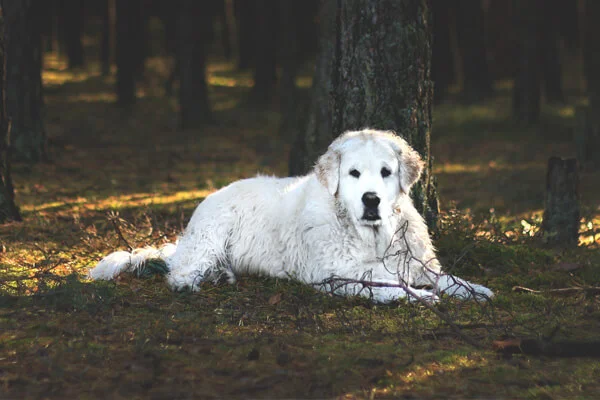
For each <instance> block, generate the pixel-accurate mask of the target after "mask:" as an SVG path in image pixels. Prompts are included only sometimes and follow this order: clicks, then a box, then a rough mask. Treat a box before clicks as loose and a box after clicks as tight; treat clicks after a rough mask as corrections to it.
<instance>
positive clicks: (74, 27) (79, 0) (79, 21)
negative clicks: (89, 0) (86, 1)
mask: <svg viewBox="0 0 600 400" xmlns="http://www.w3.org/2000/svg"><path fill="white" fill-rule="evenodd" d="M60 14H61V20H62V25H63V26H62V33H63V42H64V44H65V49H66V51H67V58H68V60H69V68H77V67H82V66H83V64H84V53H83V42H82V37H83V22H84V20H85V18H84V5H83V0H61V2H60Z"/></svg>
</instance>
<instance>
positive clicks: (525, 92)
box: [513, 0, 543, 124]
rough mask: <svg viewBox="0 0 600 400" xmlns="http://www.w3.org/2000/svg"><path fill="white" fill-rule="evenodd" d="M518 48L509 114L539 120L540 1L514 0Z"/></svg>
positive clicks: (525, 120)
mask: <svg viewBox="0 0 600 400" xmlns="http://www.w3.org/2000/svg"><path fill="white" fill-rule="evenodd" d="M513 4H514V5H515V20H516V29H517V31H518V33H517V36H518V39H519V44H518V47H519V50H518V55H517V58H518V60H517V63H518V65H517V71H516V76H515V80H514V82H515V83H514V89H513V115H514V118H515V119H516V120H517V121H522V122H525V123H528V124H529V123H537V122H538V121H539V119H540V101H541V83H540V76H541V72H540V67H541V66H540V64H541V63H540V37H539V32H540V18H539V16H538V12H539V10H540V9H541V7H543V4H540V0H514V3H513Z"/></svg>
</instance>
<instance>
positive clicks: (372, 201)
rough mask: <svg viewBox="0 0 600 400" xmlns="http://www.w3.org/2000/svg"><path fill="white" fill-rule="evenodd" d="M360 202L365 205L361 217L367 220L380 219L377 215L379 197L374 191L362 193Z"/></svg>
mask: <svg viewBox="0 0 600 400" xmlns="http://www.w3.org/2000/svg"><path fill="white" fill-rule="evenodd" d="M362 202H363V204H364V206H365V209H364V212H363V216H362V219H364V220H367V221H378V220H380V219H381V216H380V215H379V203H380V202H381V199H380V198H379V196H377V194H375V192H366V193H365V194H363V196H362Z"/></svg>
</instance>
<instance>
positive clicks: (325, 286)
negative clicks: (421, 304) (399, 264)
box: [315, 278, 439, 304]
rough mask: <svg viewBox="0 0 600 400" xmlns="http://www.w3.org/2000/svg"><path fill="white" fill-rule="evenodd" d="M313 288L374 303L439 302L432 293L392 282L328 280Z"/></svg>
mask: <svg viewBox="0 0 600 400" xmlns="http://www.w3.org/2000/svg"><path fill="white" fill-rule="evenodd" d="M315 286H316V287H317V288H318V289H319V290H321V291H323V292H326V293H332V294H336V295H339V296H362V297H367V298H369V299H371V300H373V301H374V302H376V303H384V304H387V303H391V302H393V301H397V300H400V299H407V300H408V301H409V302H418V301H419V300H424V301H427V302H429V303H435V302H437V301H438V300H439V298H438V296H437V295H436V294H435V293H434V292H431V291H428V290H422V289H414V288H411V287H409V286H405V285H404V284H400V283H398V281H392V280H383V281H382V280H374V281H370V280H360V281H357V280H353V279H343V278H330V279H328V280H326V281H324V282H322V283H319V284H316V285H315Z"/></svg>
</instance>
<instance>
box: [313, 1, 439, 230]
mask: <svg viewBox="0 0 600 400" xmlns="http://www.w3.org/2000/svg"><path fill="white" fill-rule="evenodd" d="M326 3H328V2H326ZM330 3H333V2H330ZM331 7H334V12H335V11H337V15H336V17H335V27H334V38H335V39H334V40H332V41H330V42H331V43H333V47H334V51H332V52H331V54H333V55H334V57H333V61H332V62H331V63H328V62H326V61H327V60H326V61H325V62H324V64H325V66H326V67H330V68H331V69H330V70H331V75H330V77H329V79H327V80H326V82H327V83H328V85H330V86H328V85H325V86H324V88H320V89H318V91H320V92H321V96H319V97H317V99H316V103H317V104H318V105H322V104H324V103H325V99H327V98H328V97H329V96H330V97H329V98H328V100H329V107H327V108H326V109H328V110H329V115H330V117H329V118H330V119H329V118H328V117H325V118H323V119H321V120H319V119H318V117H319V116H320V113H321V112H322V111H317V113H316V115H314V114H313V113H315V110H314V109H313V110H312V113H311V114H313V115H310V116H309V118H310V119H312V118H314V119H315V125H316V126H317V127H318V128H319V129H315V130H312V131H311V129H307V136H306V138H305V140H304V141H303V142H302V143H303V144H304V145H305V149H303V150H304V151H305V157H304V159H305V162H304V165H310V164H312V161H314V160H315V159H316V157H317V156H318V154H320V153H322V152H323V150H324V149H325V148H326V144H328V143H329V142H331V139H332V138H333V137H335V136H337V135H339V134H341V133H343V132H345V131H347V130H356V129H362V128H365V127H372V128H376V129H383V130H392V131H395V132H396V133H397V134H398V135H401V136H402V137H404V138H405V139H406V140H407V141H408V142H409V143H410V144H411V145H412V146H413V147H414V148H415V150H417V151H418V152H419V153H420V154H421V157H422V158H423V160H424V161H425V163H426V166H427V167H426V169H425V171H424V173H423V175H422V178H421V181H420V182H419V183H418V184H416V185H415V186H414V188H413V192H412V197H413V200H414V203H415V206H416V207H417V209H418V210H419V211H420V212H421V213H422V215H423V216H424V217H425V219H426V221H427V222H428V225H429V226H430V227H431V228H433V227H435V226H436V224H437V219H438V212H439V207H438V199H437V191H436V189H435V183H434V179H433V176H432V173H431V170H432V169H431V167H432V158H431V154H430V142H429V138H430V130H431V106H432V101H433V83H432V82H431V76H430V64H431V44H432V35H431V33H432V32H431V10H430V8H429V6H428V1H427V0H377V1H376V0H356V1H353V2H345V1H341V0H339V1H338V4H337V6H336V5H333V6H331ZM321 39H323V37H322V38H321ZM321 45H322V46H323V40H322V43H321ZM321 51H323V48H321ZM322 55H323V54H321V55H320V57H321V56H322ZM319 62H323V61H322V60H320V61H319ZM320 73H321V72H317V76H316V79H315V85H319V84H322V83H321V82H319V79H320V78H319V76H318V75H319V74H320ZM315 92H317V91H315ZM328 94H329V96H328ZM313 96H315V93H313ZM313 102H315V99H313ZM319 103H320V104H319ZM313 107H314V103H313ZM328 126H329V128H328V129H327V127H328ZM309 127H310V121H309ZM309 135H310V136H309Z"/></svg>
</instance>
